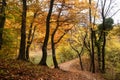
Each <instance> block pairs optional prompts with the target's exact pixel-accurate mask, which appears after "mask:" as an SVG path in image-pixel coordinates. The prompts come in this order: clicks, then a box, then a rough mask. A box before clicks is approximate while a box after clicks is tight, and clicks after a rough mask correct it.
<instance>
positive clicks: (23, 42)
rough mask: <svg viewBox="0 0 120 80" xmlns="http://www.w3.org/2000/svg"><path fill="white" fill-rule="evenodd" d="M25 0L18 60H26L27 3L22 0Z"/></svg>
mask: <svg viewBox="0 0 120 80" xmlns="http://www.w3.org/2000/svg"><path fill="white" fill-rule="evenodd" d="M22 2H23V12H22V25H21V40H20V49H19V55H18V60H24V61H25V60H26V57H25V56H26V52H25V48H26V11H27V4H26V0H22Z"/></svg>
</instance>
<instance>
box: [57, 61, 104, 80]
mask: <svg viewBox="0 0 120 80" xmlns="http://www.w3.org/2000/svg"><path fill="white" fill-rule="evenodd" d="M59 67H60V69H62V70H65V71H70V72H75V73H79V74H81V75H82V76H83V77H86V78H87V79H88V80H105V79H104V78H102V76H101V75H100V74H99V73H95V74H93V73H90V72H88V71H82V70H81V69H80V65H79V60H78V59H73V60H71V61H67V62H64V63H61V64H59Z"/></svg>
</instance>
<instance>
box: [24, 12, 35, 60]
mask: <svg viewBox="0 0 120 80" xmlns="http://www.w3.org/2000/svg"><path fill="white" fill-rule="evenodd" d="M36 15H37V11H36V12H35V13H34V17H33V20H32V22H31V24H30V29H29V34H28V39H27V47H26V59H27V60H28V61H29V49H30V46H31V44H32V41H33V38H34V33H35V29H36V26H35V27H34V30H33V32H32V28H33V23H34V19H35V18H36Z"/></svg>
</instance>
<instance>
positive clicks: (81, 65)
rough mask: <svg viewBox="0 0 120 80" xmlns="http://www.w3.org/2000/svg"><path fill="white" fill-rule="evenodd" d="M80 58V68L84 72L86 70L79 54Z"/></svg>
mask: <svg viewBox="0 0 120 80" xmlns="http://www.w3.org/2000/svg"><path fill="white" fill-rule="evenodd" d="M78 57H79V62H80V67H81V70H82V71H83V70H84V68H83V64H82V59H81V55H80V54H78Z"/></svg>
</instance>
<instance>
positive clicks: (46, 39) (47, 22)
mask: <svg viewBox="0 0 120 80" xmlns="http://www.w3.org/2000/svg"><path fill="white" fill-rule="evenodd" d="M53 3H54V0H51V1H50V9H49V13H48V15H47V19H46V34H45V39H44V43H43V46H42V52H43V55H42V59H41V61H40V63H39V64H40V65H44V66H47V63H46V60H47V45H48V40H49V33H50V18H51V14H52V9H53Z"/></svg>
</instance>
